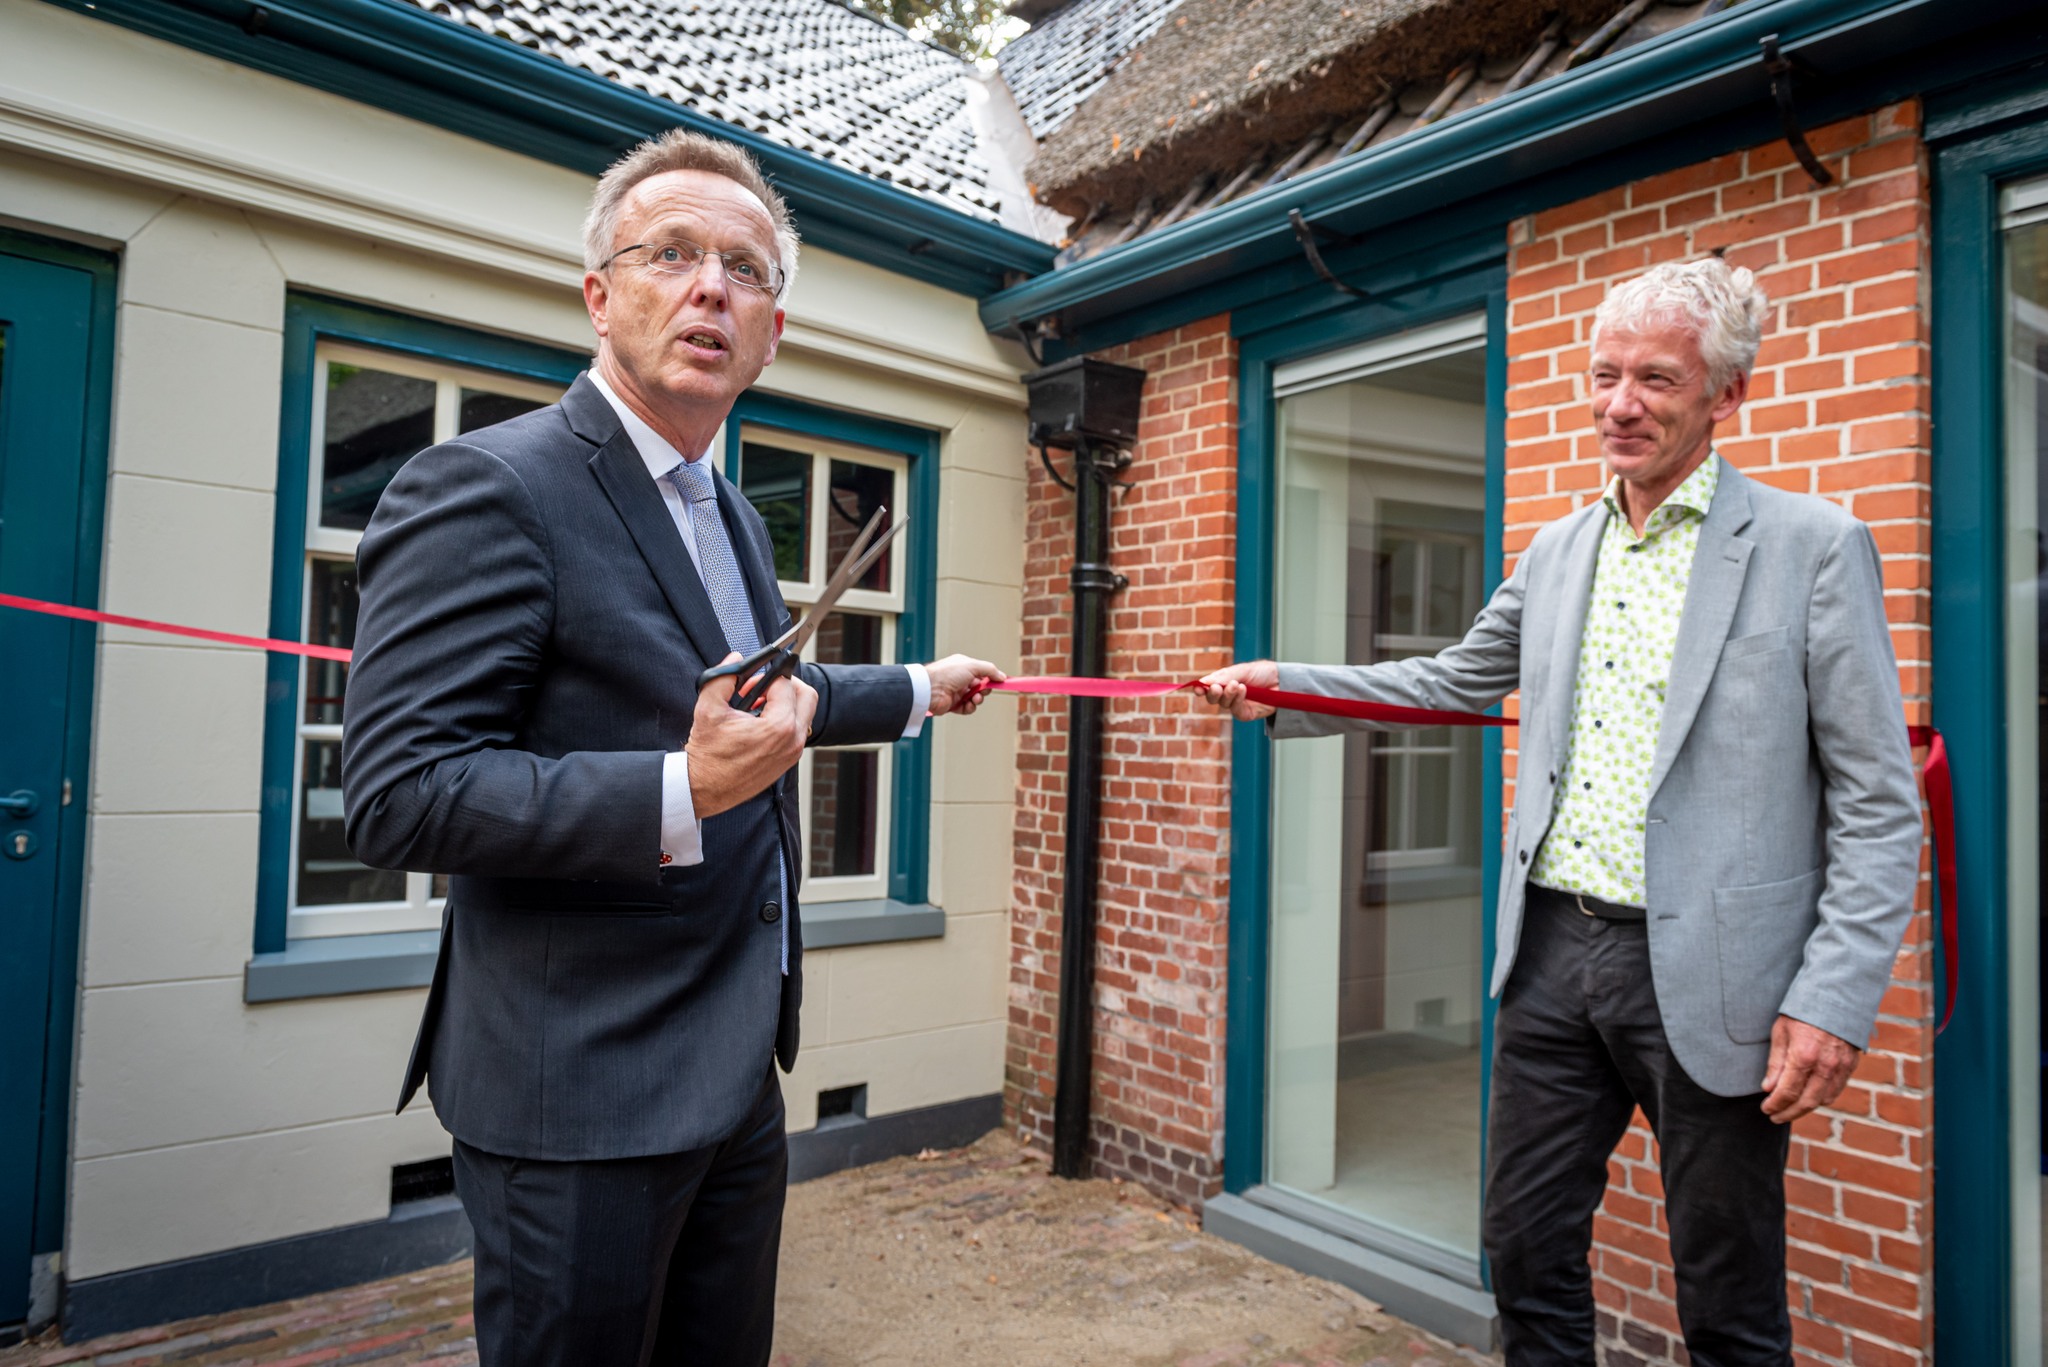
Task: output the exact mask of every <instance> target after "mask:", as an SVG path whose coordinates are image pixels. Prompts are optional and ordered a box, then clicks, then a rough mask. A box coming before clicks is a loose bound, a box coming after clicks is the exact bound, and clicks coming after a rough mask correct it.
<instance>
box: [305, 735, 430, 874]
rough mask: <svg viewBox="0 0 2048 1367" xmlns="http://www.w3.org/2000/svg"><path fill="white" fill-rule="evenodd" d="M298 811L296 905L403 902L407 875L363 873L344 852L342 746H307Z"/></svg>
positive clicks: (380, 871)
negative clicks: (297, 886)
mask: <svg viewBox="0 0 2048 1367" xmlns="http://www.w3.org/2000/svg"><path fill="white" fill-rule="evenodd" d="M300 803H301V805H300V808H299V905H300V906H302V907H314V906H335V905H338V904H342V903H348V902H403V901H404V900H405V875H404V874H403V873H399V872H397V871H396V870H392V869H371V868H365V867H364V866H363V865H362V864H361V863H360V862H358V861H357V859H356V857H355V856H354V855H352V854H350V853H349V852H348V840H347V838H346V836H345V835H344V834H343V832H342V817H341V742H339V741H331V740H315V741H307V742H306V777H305V787H304V789H303V796H302V797H301V799H300Z"/></svg>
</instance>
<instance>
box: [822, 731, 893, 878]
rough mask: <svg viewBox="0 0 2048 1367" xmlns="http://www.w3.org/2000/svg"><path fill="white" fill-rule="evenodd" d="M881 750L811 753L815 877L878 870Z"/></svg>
mask: <svg viewBox="0 0 2048 1367" xmlns="http://www.w3.org/2000/svg"><path fill="white" fill-rule="evenodd" d="M881 758H882V756H881V752H880V751H878V750H820V751H817V752H816V753H815V754H813V755H812V756H811V814H810V821H811V876H812V877H813V878H846V877H851V876H853V875H856V874H870V873H873V872H874V871H875V814H876V810H877V802H876V795H877V793H876V790H877V788H878V787H879V785H880V781H881V772H882V771H881Z"/></svg>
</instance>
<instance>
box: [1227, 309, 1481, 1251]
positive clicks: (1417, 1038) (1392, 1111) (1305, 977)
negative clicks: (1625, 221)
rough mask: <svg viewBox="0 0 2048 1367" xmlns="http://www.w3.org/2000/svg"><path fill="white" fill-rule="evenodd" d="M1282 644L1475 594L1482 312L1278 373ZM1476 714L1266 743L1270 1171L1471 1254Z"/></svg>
mask: <svg viewBox="0 0 2048 1367" xmlns="http://www.w3.org/2000/svg"><path fill="white" fill-rule="evenodd" d="M1275 397H1276V399H1277V400H1278V403H1277V412H1278V419H1277V432H1278V438H1279V440H1278V458H1279V459H1278V467H1279V468H1278V478H1277V481H1276V483H1277V488H1278V503H1277V515H1278V518H1279V527H1278V533H1279V534H1278V536H1277V538H1276V543H1275V544H1276V546H1277V552H1276V575H1277V601H1276V604H1275V608H1276V611H1275V643H1274V644H1275V653H1276V655H1277V657H1278V658H1280V659H1283V660H1299V661H1310V662H1320V663H1350V664H1359V665H1366V664H1375V663H1379V662H1382V661H1388V660H1398V659H1405V658H1408V657H1411V656H1416V655H1428V654H1434V653H1435V652H1436V651H1438V650H1441V649H1442V648H1444V647H1445V646H1447V645H1450V644H1452V643H1453V642H1455V641H1457V640H1458V639H1459V638H1460V637H1461V636H1463V634H1464V632H1465V629H1466V628H1467V626H1469V625H1470V623H1471V621H1472V618H1473V616H1474V615H1475V614H1476V613H1477V611H1478V609H1479V607H1480V604H1481V591H1482V588H1483V586H1484V583H1485V564H1484V557H1483V554H1482V547H1483V543H1484V533H1485V506H1486V505H1485V496H1486V365H1485V334H1484V319H1483V318H1479V317H1474V318H1470V319H1460V320H1456V321H1453V322H1450V323H1446V324H1439V325H1436V326H1433V327H1429V328H1425V329H1418V330H1416V331H1414V332H1410V333H1405V334H1402V335H1400V336H1397V337H1393V338H1388V339H1382V340H1379V341H1376V342H1373V343H1370V344H1368V345H1366V346H1364V347H1359V348H1353V349H1351V350H1349V351H1346V352H1343V353H1340V354H1336V355H1332V356H1326V357H1318V358H1315V359H1313V360H1310V361H1306V362H1298V363H1295V364H1292V365H1289V366H1284V367H1281V368H1280V369H1279V370H1278V371H1276V372H1275ZM1482 800H1483V795H1482V789H1481V781H1480V737H1479V734H1478V732H1477V731H1475V730H1472V729H1469V728H1449V727H1439V728H1433V729H1423V730H1408V731H1387V732H1378V733H1370V734H1368V733H1358V734H1354V735H1350V736H1337V737H1326V738H1320V739H1315V740H1290V741H1286V742H1283V743H1281V744H1278V745H1276V746H1275V747H1274V753H1273V847H1272V848H1273V870H1274V872H1273V888H1272V903H1271V905H1272V908H1273V914H1272V930H1271V935H1272V941H1271V955H1270V960H1269V962H1270V968H1269V972H1270V974H1271V979H1270V982H1269V1001H1270V1003H1271V1005H1270V1015H1269V1023H1268V1049H1269V1057H1268V1070H1267V1078H1268V1092H1267V1116H1266V1127H1267V1140H1266V1154H1267V1165H1268V1168H1267V1173H1266V1181H1267V1183H1268V1185H1269V1186H1271V1187H1275V1188H1279V1189H1280V1190H1282V1191H1284V1192H1287V1193H1291V1194H1292V1195H1294V1196H1295V1197H1298V1198H1301V1199H1302V1201H1303V1202H1304V1204H1305V1206H1306V1207H1307V1210H1305V1211H1304V1213H1309V1214H1310V1216H1311V1218H1314V1217H1315V1213H1319V1214H1320V1215H1322V1216H1323V1217H1324V1218H1325V1219H1326V1220H1334V1221H1336V1222H1337V1223H1338V1224H1339V1225H1340V1226H1341V1227H1342V1228H1343V1229H1344V1231H1345V1232H1346V1233H1348V1234H1350V1235H1352V1236H1353V1237H1362V1238H1365V1239H1367V1240H1368V1241H1372V1239H1373V1237H1374V1236H1375V1235H1379V1236H1384V1237H1381V1238H1380V1239H1379V1242H1381V1243H1383V1244H1386V1243H1388V1242H1389V1241H1392V1243H1393V1244H1395V1245H1397V1246H1398V1248H1399V1249H1400V1250H1403V1251H1405V1250H1409V1249H1414V1248H1418V1247H1419V1248H1421V1249H1426V1250H1433V1251H1435V1252H1436V1253H1437V1254H1439V1255H1442V1256H1443V1258H1444V1259H1446V1260H1447V1261H1448V1264H1449V1268H1447V1270H1449V1269H1456V1270H1460V1271H1463V1272H1466V1273H1467V1274H1468V1275H1476V1269H1477V1261H1478V1256H1479V1196H1480V1112H1481V1098H1480V1084H1481V1072H1482V1068H1481V1054H1480V1040H1481V1026H1482V1021H1483V1012H1484V1009H1485V1002H1486V997H1485V990H1484V984H1483V982H1482V980H1481V958H1482V947H1483V929H1482V927H1483V917H1484V908H1483V907H1482V905H1481V894H1480V885H1481V861H1482V859H1483V858H1484V853H1483V852H1484V849H1485V848H1486V847H1487V845H1488V844H1489V843H1490V842H1487V841H1485V840H1483V839H1482V835H1481V833H1482V831H1483V830H1484V829H1486V826H1487V822H1486V819H1485V813H1484V812H1483V811H1482Z"/></svg>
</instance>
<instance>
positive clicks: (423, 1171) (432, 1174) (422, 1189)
mask: <svg viewBox="0 0 2048 1367" xmlns="http://www.w3.org/2000/svg"><path fill="white" fill-rule="evenodd" d="M454 1194H455V1160H454V1159H452V1158H429V1159H428V1160H427V1161H426V1162H424V1163H399V1164H397V1165H395V1166H394V1167H393V1168H392V1169H391V1204H392V1205H393V1206H402V1205H405V1204H407V1203H409V1202H413V1201H431V1200H433V1199H434V1198H435V1197H438V1196H453V1195H454Z"/></svg>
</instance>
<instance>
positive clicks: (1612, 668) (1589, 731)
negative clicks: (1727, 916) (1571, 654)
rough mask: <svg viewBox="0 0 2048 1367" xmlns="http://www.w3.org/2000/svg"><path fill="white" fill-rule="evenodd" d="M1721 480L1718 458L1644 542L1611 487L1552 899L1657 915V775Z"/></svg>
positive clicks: (1550, 884) (1546, 876)
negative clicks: (1569, 897)
mask: <svg viewBox="0 0 2048 1367" xmlns="http://www.w3.org/2000/svg"><path fill="white" fill-rule="evenodd" d="M1720 478H1721V475H1720V459H1719V457H1717V456H1713V455H1709V456H1708V457H1707V459H1706V460H1705V461H1704V462H1702V463H1701V465H1700V468H1699V469H1697V470H1695V471H1693V472H1692V473H1691V474H1690V475H1688V476H1686V480H1685V482H1684V483H1683V484H1681V485H1679V486H1678V488H1677V489H1676V490H1674V491H1673V493H1672V495H1671V497H1669V498H1667V499H1665V500H1664V502H1662V503H1661V504H1659V505H1658V506H1657V508H1656V509H1655V511H1653V512H1652V513H1651V514H1650V516H1649V517H1648V518H1647V519H1646V520H1645V521H1644V523H1643V534H1642V535H1641V536H1640V537H1639V536H1637V535H1636V533H1635V529H1634V528H1633V527H1631V526H1629V522H1628V516H1627V514H1626V513H1624V512H1623V511H1622V508H1621V483H1620V481H1619V480H1615V481H1612V482H1610V483H1609V484H1608V486H1607V494H1606V503H1607V518H1608V520H1607V530H1606V531H1605V532H1604V533H1603V534H1602V536H1601V538H1600V560H1599V564H1598V567H1597V568H1596V569H1595V570H1594V572H1593V599H1592V601H1591V602H1590V603H1588V604H1587V606H1586V630H1585V635H1584V636H1583V637H1581V638H1580V642H1579V680H1578V687H1577V690H1576V692H1575V693H1574V695H1573V698H1572V729H1571V735H1570V736H1569V738H1568V739H1567V741H1566V746H1565V762H1564V767H1563V769H1562V770H1561V771H1560V772H1559V774H1558V783H1559V785H1560V797H1559V799H1558V804H1557V816H1556V819H1555V820H1554V821H1553V822H1552V823H1551V827H1550V834H1549V835H1548V836H1547V837H1546V838H1545V839H1544V841H1543V847H1542V848H1541V849H1539V850H1538V851H1537V852H1536V862H1535V864H1534V865H1532V866H1531V868H1530V870H1529V877H1530V879H1531V880H1533V881H1534V882H1537V883H1540V884H1542V885H1543V886H1544V887H1546V888H1556V889H1558V890H1559V891H1562V892H1582V893H1585V894H1586V895H1587V896H1589V897H1598V898H1600V899H1601V900H1603V901H1608V902H1619V903H1621V904H1623V905H1625V906H1632V907H1640V906H1646V905H1647V904H1648V899H1647V895H1646V893H1645V891H1644V886H1643V830H1644V819H1645V817H1647V815H1648V814H1649V806H1650V767H1651V765H1652V763H1653V762H1654V761H1655V759H1656V755H1657V732H1658V729H1659V727H1660V726H1661V725H1662V723H1663V720H1664V692H1665V688H1666V686H1667V685H1668V684H1669V683H1670V681H1671V652H1672V650H1673V648H1674V647H1675V646H1676V645H1677V644H1678V618H1679V614H1680V613H1682V612H1683V611H1684V609H1685V588H1686V585H1687V584H1688V583H1689V582H1690V581H1691V579H1692V559H1693V552H1694V551H1695V550H1697V549H1698V548H1699V543H1700V523H1701V522H1703V521H1705V520H1706V516H1707V508H1708V507H1709V506H1710V505H1711V504H1712V503H1713V501H1714V490H1715V488H1716V487H1717V486H1718V485H1719V483H1720Z"/></svg>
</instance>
